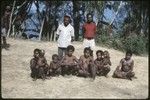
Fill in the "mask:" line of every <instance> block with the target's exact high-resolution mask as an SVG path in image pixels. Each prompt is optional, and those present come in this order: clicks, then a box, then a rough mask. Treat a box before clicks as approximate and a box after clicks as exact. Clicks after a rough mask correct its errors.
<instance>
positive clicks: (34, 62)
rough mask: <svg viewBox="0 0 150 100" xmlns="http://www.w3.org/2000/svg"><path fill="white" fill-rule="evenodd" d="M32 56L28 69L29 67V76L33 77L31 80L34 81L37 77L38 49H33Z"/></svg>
mask: <svg viewBox="0 0 150 100" xmlns="http://www.w3.org/2000/svg"><path fill="white" fill-rule="evenodd" d="M33 53H34V54H33V56H34V58H32V59H31V60H30V69H31V77H32V78H33V81H36V80H37V78H38V67H37V62H38V59H39V54H40V49H37V48H36V49H34V52H33Z"/></svg>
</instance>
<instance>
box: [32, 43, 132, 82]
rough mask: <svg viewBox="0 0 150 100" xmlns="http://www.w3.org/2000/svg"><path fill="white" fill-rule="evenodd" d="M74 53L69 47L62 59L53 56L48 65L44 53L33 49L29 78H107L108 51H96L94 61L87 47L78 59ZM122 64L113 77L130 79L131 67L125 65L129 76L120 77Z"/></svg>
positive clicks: (108, 68)
mask: <svg viewBox="0 0 150 100" xmlns="http://www.w3.org/2000/svg"><path fill="white" fill-rule="evenodd" d="M74 51H75V48H74V46H72V45H69V46H68V47H67V49H66V54H65V56H64V57H63V58H60V57H59V56H58V55H57V54H53V55H52V61H51V62H50V64H48V63H47V60H46V58H45V57H44V54H45V51H44V50H40V49H35V50H34V58H32V59H31V61H30V68H31V77H32V78H33V80H34V81H35V80H36V79H37V78H42V79H43V80H45V79H46V78H51V77H52V76H59V75H62V76H64V75H66V74H67V75H70V74H72V75H76V76H81V77H91V78H92V79H95V77H96V75H98V76H105V77H107V74H108V73H109V72H110V66H111V61H110V56H109V52H108V51H102V50H98V51H96V56H97V58H96V59H95V60H94V57H93V54H92V50H91V49H90V48H89V47H86V48H84V54H83V55H81V56H80V58H79V59H77V57H76V56H74V55H73V53H74ZM127 60H128V59H127ZM124 61H126V59H124ZM131 62H132V61H129V63H131ZM122 63H123V64H124V65H125V63H124V62H123V61H122V62H121V64H120V66H118V67H117V70H116V71H115V72H114V75H113V77H118V78H127V79H131V77H133V76H134V73H133V72H132V70H133V66H132V67H131V65H130V64H129V65H127V64H126V65H125V66H129V68H128V69H131V70H130V71H129V72H127V73H129V74H123V75H122V72H123V71H124V70H122V69H123V68H121V70H120V71H119V67H123V66H122ZM132 63H133V62H132ZM132 65H133V64H132Z"/></svg>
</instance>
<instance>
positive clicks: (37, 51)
mask: <svg viewBox="0 0 150 100" xmlns="http://www.w3.org/2000/svg"><path fill="white" fill-rule="evenodd" d="M33 53H34V54H33V56H34V57H35V58H38V57H39V54H40V49H37V48H36V49H34V51H33Z"/></svg>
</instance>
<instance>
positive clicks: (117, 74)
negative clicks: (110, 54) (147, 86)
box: [113, 51, 136, 80]
mask: <svg viewBox="0 0 150 100" xmlns="http://www.w3.org/2000/svg"><path fill="white" fill-rule="evenodd" d="M131 57H132V52H131V51H127V52H126V55H125V58H123V59H121V60H120V64H119V66H117V68H116V70H115V71H114V74H113V77H114V78H123V79H129V80H132V78H133V77H134V76H135V73H134V72H133V67H134V60H133V59H131ZM135 78H136V77H135Z"/></svg>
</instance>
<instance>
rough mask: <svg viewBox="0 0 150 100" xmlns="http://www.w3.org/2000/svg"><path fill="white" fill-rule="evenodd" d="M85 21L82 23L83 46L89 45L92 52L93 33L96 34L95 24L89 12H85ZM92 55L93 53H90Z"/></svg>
mask: <svg viewBox="0 0 150 100" xmlns="http://www.w3.org/2000/svg"><path fill="white" fill-rule="evenodd" d="M86 17H87V22H86V23H84V24H83V27H82V32H83V33H82V34H83V38H84V40H83V46H84V47H90V48H91V50H92V52H93V50H94V49H95V35H96V24H95V23H94V22H93V16H92V14H91V13H88V14H87V16H86ZM91 55H92V56H93V53H92V54H91Z"/></svg>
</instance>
